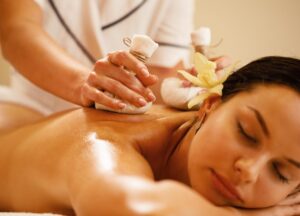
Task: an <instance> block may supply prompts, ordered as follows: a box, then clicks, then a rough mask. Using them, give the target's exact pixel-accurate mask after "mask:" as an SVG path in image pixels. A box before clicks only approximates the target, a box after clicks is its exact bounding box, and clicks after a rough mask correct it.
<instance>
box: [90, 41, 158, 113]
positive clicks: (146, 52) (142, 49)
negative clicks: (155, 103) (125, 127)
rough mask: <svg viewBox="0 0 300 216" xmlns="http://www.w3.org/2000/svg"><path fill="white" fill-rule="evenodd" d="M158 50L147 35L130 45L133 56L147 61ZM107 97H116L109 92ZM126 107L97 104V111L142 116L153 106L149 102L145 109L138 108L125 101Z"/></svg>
mask: <svg viewBox="0 0 300 216" xmlns="http://www.w3.org/2000/svg"><path fill="white" fill-rule="evenodd" d="M157 48H158V44H157V43H155V42H154V41H153V40H152V39H151V38H150V37H148V36H146V35H134V36H133V38H132V40H131V44H130V53H132V54H133V55H136V54H138V55H139V56H136V57H137V58H138V59H139V57H140V56H142V57H143V58H145V59H147V58H150V57H151V56H152V54H153V53H154V51H155V50H156V49H157ZM105 94H106V95H108V96H110V97H114V95H112V94H110V93H109V92H105ZM124 103H125V104H126V107H125V108H123V109H112V108H110V107H107V106H104V105H102V104H97V103H96V104H95V107H96V109H102V110H108V111H112V112H117V113H126V114H141V113H145V112H147V110H149V109H150V107H151V106H152V102H148V103H147V104H146V105H145V106H143V107H136V106H134V105H133V104H130V103H129V102H127V101H124Z"/></svg>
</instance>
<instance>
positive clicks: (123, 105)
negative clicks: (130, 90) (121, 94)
mask: <svg viewBox="0 0 300 216" xmlns="http://www.w3.org/2000/svg"><path fill="white" fill-rule="evenodd" d="M117 104H118V107H119V108H120V109H124V108H125V107H126V104H125V103H122V102H119V101H118V102H117Z"/></svg>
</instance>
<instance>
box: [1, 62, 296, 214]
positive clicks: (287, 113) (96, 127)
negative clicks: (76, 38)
mask: <svg viewBox="0 0 300 216" xmlns="http://www.w3.org/2000/svg"><path fill="white" fill-rule="evenodd" d="M299 110H300V60H297V59H292V58H287V57H266V58H263V59H259V60H257V61H254V62H252V63H250V64H248V65H246V66H245V67H243V68H241V69H240V70H238V71H237V72H236V73H234V74H233V75H231V76H230V77H229V78H228V79H227V80H226V82H225V83H224V89H223V96H222V97H218V96H211V97H209V98H207V99H206V100H205V102H204V104H203V105H202V106H201V108H200V110H199V111H198V112H173V111H172V112H171V111H168V110H164V109H158V108H156V110H153V111H152V112H149V113H148V114H146V115H135V116H132V115H130V116H129V115H121V114H112V113H108V112H101V111H97V110H93V109H76V110H71V111H67V112H64V113H61V114H57V115H54V116H52V117H49V118H46V119H44V120H42V121H40V122H38V123H33V124H30V125H27V126H25V127H21V128H19V129H16V130H13V131H11V132H9V133H6V134H3V135H1V137H0V143H1V144H0V176H1V178H0V191H1V193H0V208H1V210H3V211H30V212H53V213H59V214H64V215H87V216H93V215H95V216H98V215H122V216H126V215H130V216H134V215H172V216H175V215H188V216H193V215H209V216H214V215H216V216H220V215H222V216H227V215H233V216H239V215H240V216H243V215H245V216H247V215H257V216H269V215H270V216H271V215H272V216H274V215H275V216H277V215H278V216H281V215H282V216H287V215H299V214H300V205H299V204H298V205H297V203H299V201H300V199H299V195H298V196H297V187H299V184H300V157H299V155H300V113H299ZM284 204H286V205H284Z"/></svg>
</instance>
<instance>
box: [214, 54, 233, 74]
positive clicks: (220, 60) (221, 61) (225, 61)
mask: <svg viewBox="0 0 300 216" xmlns="http://www.w3.org/2000/svg"><path fill="white" fill-rule="evenodd" d="M209 60H210V61H213V62H215V63H216V64H217V68H216V71H219V70H223V69H224V68H226V67H228V66H229V65H231V64H232V60H231V59H230V57H229V56H218V57H213V58H210V59H209Z"/></svg>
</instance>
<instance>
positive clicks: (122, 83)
mask: <svg viewBox="0 0 300 216" xmlns="http://www.w3.org/2000/svg"><path fill="white" fill-rule="evenodd" d="M94 70H95V72H92V73H91V74H90V76H89V79H88V80H89V81H90V82H91V83H92V85H95V86H96V87H99V88H102V89H105V90H106V91H109V92H110V93H114V94H115V95H116V96H118V97H120V98H127V99H128V98H129V100H128V102H132V103H135V102H136V101H135V99H134V98H133V97H129V95H128V93H134V95H133V96H135V95H136V94H135V93H137V94H139V95H141V96H142V97H143V98H144V99H145V100H147V101H149V102H152V101H155V99H156V98H155V96H154V94H153V92H152V91H151V90H150V89H149V88H148V87H145V86H144V85H143V84H142V83H141V81H140V80H139V79H138V78H137V77H136V76H135V75H134V74H133V73H132V72H129V71H128V70H125V69H124V67H121V66H114V65H111V63H109V62H108V61H106V60H105V59H102V60H100V61H98V62H97V63H96V65H95V68H94ZM106 78H110V79H108V80H109V83H105V82H104V80H107V79H106ZM114 80H115V81H117V82H114ZM124 88H125V90H124ZM119 89H123V90H124V91H119Z"/></svg>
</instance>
